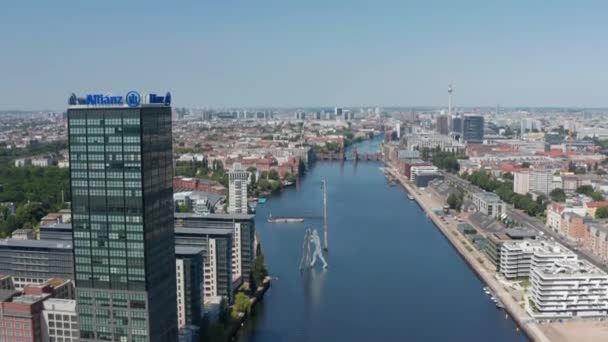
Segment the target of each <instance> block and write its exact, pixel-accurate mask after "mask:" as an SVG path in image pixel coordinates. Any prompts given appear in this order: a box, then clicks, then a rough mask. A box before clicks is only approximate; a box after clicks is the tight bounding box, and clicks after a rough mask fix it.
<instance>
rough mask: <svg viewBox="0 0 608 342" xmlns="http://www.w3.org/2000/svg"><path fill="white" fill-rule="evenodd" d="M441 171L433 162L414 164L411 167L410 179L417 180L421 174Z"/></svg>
mask: <svg viewBox="0 0 608 342" xmlns="http://www.w3.org/2000/svg"><path fill="white" fill-rule="evenodd" d="M438 172H439V169H438V168H437V166H435V165H431V164H420V165H412V167H411V168H410V176H409V178H410V180H411V181H412V182H416V177H417V176H418V175H421V174H429V173H430V174H436V173H438Z"/></svg>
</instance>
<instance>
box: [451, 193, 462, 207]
mask: <svg viewBox="0 0 608 342" xmlns="http://www.w3.org/2000/svg"><path fill="white" fill-rule="evenodd" d="M448 205H449V206H450V209H454V210H456V211H460V209H461V207H462V200H461V199H460V197H459V196H458V195H456V193H454V192H452V193H451V194H450V195H449V196H448Z"/></svg>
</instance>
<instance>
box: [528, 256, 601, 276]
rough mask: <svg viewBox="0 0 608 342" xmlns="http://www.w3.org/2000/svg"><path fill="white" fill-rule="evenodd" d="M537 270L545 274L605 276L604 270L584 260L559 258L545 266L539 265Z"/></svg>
mask: <svg viewBox="0 0 608 342" xmlns="http://www.w3.org/2000/svg"><path fill="white" fill-rule="evenodd" d="M538 272H540V273H543V274H545V275H552V276H561V275H583V276H584V275H596V276H606V277H608V274H606V272H604V271H602V270H600V269H599V268H597V267H595V266H593V265H592V264H591V263H589V262H588V261H585V260H580V259H579V260H559V261H556V262H555V263H552V264H551V265H548V266H546V267H541V268H539V269H538Z"/></svg>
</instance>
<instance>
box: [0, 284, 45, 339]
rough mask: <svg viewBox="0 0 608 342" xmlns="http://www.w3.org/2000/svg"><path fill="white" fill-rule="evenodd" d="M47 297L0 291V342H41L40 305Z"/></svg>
mask: <svg viewBox="0 0 608 342" xmlns="http://www.w3.org/2000/svg"><path fill="white" fill-rule="evenodd" d="M49 296H50V295H49V294H43V295H30V294H27V293H25V294H20V293H19V292H16V291H12V290H0V327H2V328H1V329H0V341H22V342H41V341H42V329H41V324H40V316H41V312H42V307H43V306H42V303H43V301H44V300H45V299H47V298H48V297H49Z"/></svg>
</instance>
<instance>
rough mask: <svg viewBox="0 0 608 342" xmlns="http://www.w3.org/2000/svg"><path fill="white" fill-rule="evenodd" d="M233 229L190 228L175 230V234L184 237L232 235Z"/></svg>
mask: <svg viewBox="0 0 608 342" xmlns="http://www.w3.org/2000/svg"><path fill="white" fill-rule="evenodd" d="M233 233H234V230H233V229H229V228H206V227H198V228H197V227H190V228H177V227H176V228H175V234H176V235H179V234H183V235H232V234H233Z"/></svg>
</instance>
